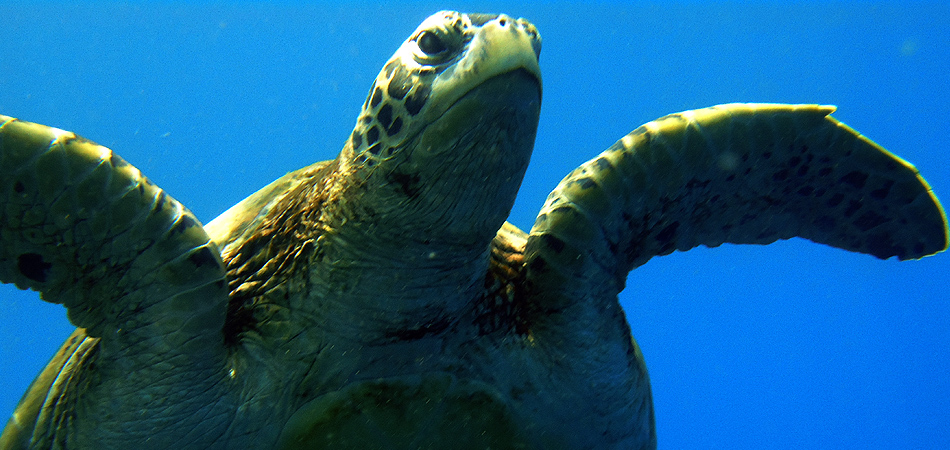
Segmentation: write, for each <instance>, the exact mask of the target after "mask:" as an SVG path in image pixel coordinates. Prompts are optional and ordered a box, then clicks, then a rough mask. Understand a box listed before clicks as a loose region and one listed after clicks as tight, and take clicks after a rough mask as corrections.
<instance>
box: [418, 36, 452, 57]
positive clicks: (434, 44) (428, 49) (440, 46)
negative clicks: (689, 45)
mask: <svg viewBox="0 0 950 450" xmlns="http://www.w3.org/2000/svg"><path fill="white" fill-rule="evenodd" d="M416 43H417V45H418V46H419V50H422V51H423V52H424V53H425V54H426V55H429V56H435V55H438V54H439V53H442V52H444V51H446V50H448V47H447V46H446V45H445V43H444V42H442V39H441V38H439V36H437V35H436V34H435V33H433V32H431V31H423V32H422V33H421V34H420V35H419V37H418V38H416Z"/></svg>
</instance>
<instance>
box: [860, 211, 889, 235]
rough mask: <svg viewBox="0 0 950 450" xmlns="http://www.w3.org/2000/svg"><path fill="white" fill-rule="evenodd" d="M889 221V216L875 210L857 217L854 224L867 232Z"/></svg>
mask: <svg viewBox="0 0 950 450" xmlns="http://www.w3.org/2000/svg"><path fill="white" fill-rule="evenodd" d="M887 221H888V220H887V217H884V216H882V215H880V214H878V213H876V212H874V211H868V212H865V213H864V214H861V216H860V217H858V218H857V219H855V221H854V226H856V227H858V229H859V230H861V231H863V232H867V231H868V230H870V229H872V228H874V227H876V226H878V225H881V224H883V223H885V222H887Z"/></svg>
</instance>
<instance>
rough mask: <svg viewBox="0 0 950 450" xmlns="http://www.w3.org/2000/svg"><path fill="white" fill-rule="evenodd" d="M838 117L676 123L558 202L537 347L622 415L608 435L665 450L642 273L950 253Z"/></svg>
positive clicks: (905, 187)
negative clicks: (637, 331) (657, 426)
mask: <svg viewBox="0 0 950 450" xmlns="http://www.w3.org/2000/svg"><path fill="white" fill-rule="evenodd" d="M832 111H833V108H831V107H824V106H815V105H803V106H792V105H740V104H736V105H723V106H717V107H712V108H707V109H701V110H695V111H686V112H683V113H679V114H673V115H670V116H666V117H664V118H661V119H659V120H656V121H654V122H650V123H647V124H645V125H643V126H641V127H639V128H637V129H636V130H634V131H633V132H632V133H630V134H629V135H627V136H625V137H624V138H622V139H621V140H620V141H619V142H617V143H616V144H614V145H613V146H612V147H611V148H610V149H608V150H607V151H605V152H604V153H602V154H601V155H599V156H598V157H596V158H594V159H593V160H591V161H589V162H587V163H585V164H584V165H582V166H581V167H579V168H578V169H577V170H575V171H574V172H572V173H571V174H570V175H568V176H567V177H566V178H565V179H564V180H563V181H561V183H560V184H559V185H558V187H557V188H556V189H555V190H554V191H553V192H552V193H551V195H550V196H549V197H548V199H547V201H546V202H545V205H544V207H543V208H542V210H541V213H540V214H539V216H538V218H537V221H536V222H535V224H534V227H533V228H532V230H531V232H530V234H529V237H528V239H527V243H526V244H525V255H524V260H525V262H524V267H525V290H526V293H525V295H524V298H526V299H527V303H528V306H527V307H526V310H527V311H528V312H529V317H528V320H527V321H526V322H527V323H528V327H530V329H529V337H530V339H529V341H530V342H531V343H532V344H533V345H536V346H544V347H545V348H546V349H547V351H546V352H545V354H550V355H553V356H552V357H551V359H552V361H554V363H556V364H564V365H566V366H567V367H569V369H568V370H565V372H569V373H572V374H577V377H578V378H579V379H580V380H579V381H578V385H580V381H583V383H584V384H583V385H584V386H588V388H587V389H588V390H587V391H585V393H584V396H585V398H590V399H592V400H591V401H590V402H591V403H592V404H601V405H604V407H603V410H605V411H612V412H611V413H610V414H605V417H604V418H603V419H602V421H605V422H606V421H610V420H614V421H627V422H618V423H629V424H630V425H629V426H628V427H627V429H629V430H639V431H641V432H642V433H643V434H642V435H641V436H636V435H631V436H630V437H629V439H630V442H634V443H643V444H642V445H643V446H644V447H646V448H653V447H655V435H654V434H653V433H652V431H653V426H652V419H653V416H652V412H651V411H652V409H651V407H650V405H651V396H650V388H649V382H648V379H647V378H648V377H647V373H646V367H645V365H644V363H643V357H642V355H641V354H640V352H639V349H638V348H637V346H636V343H635V342H633V341H632V340H631V339H630V337H629V336H630V331H629V326H628V324H627V321H626V319H625V318H624V314H623V312H622V310H621V308H620V305H619V303H618V301H617V294H618V293H619V292H620V291H621V290H622V289H623V288H624V285H625V282H626V277H627V274H628V272H629V271H630V270H632V269H633V268H635V267H637V266H639V265H641V264H644V263H645V262H646V261H647V260H649V259H650V258H652V257H653V256H657V255H665V254H668V253H671V252H672V251H674V250H688V249H690V248H693V247H696V246H698V245H706V246H709V247H715V246H718V245H720V244H723V243H725V242H731V243H742V244H768V243H771V242H774V241H776V240H778V239H788V238H791V237H793V236H801V237H804V238H807V239H810V240H812V241H815V242H819V243H824V244H828V245H832V246H835V247H840V248H843V249H847V250H851V251H858V252H864V253H869V254H871V255H874V256H876V257H879V258H888V257H891V256H897V257H898V258H900V259H911V258H921V257H923V256H926V255H930V254H933V253H936V252H940V251H942V250H944V249H946V248H947V219H946V216H945V214H944V211H943V209H942V208H941V206H940V204H939V203H938V202H937V199H936V197H934V195H933V193H932V192H931V190H930V187H929V186H928V185H927V183H926V182H925V181H924V180H923V179H922V178H921V177H920V176H919V174H918V172H917V170H916V169H915V168H914V167H913V166H912V165H910V164H908V163H907V162H905V161H903V160H902V159H900V158H898V157H896V156H894V155H893V154H891V153H889V152H887V151H886V150H884V149H883V148H881V147H880V146H878V145H877V144H875V143H873V142H871V141H870V140H868V139H866V138H864V137H863V136H861V135H860V134H858V133H857V132H855V131H854V130H853V129H851V128H849V127H847V126H845V125H844V124H842V123H840V122H838V121H837V120H835V119H834V118H831V117H829V116H828V114H829V113H831V112H832ZM554 363H552V364H554ZM610 407H613V409H610ZM631 433H634V431H631ZM637 445H639V444H637ZM634 446H635V445H633V444H631V445H630V447H634Z"/></svg>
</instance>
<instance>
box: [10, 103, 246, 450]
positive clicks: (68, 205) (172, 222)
mask: <svg viewBox="0 0 950 450" xmlns="http://www.w3.org/2000/svg"><path fill="white" fill-rule="evenodd" d="M0 281H3V282H4V283H15V284H16V285H17V286H18V287H20V288H21V289H26V288H29V289H33V290H36V291H39V292H40V293H41V297H42V298H43V299H44V300H46V301H49V302H53V303H60V304H63V305H64V306H66V308H67V314H68V317H69V319H70V321H71V322H72V323H73V324H75V325H76V326H78V327H81V328H84V329H85V333H86V334H88V336H90V337H94V338H99V341H98V343H96V345H97V347H96V348H95V350H94V351H92V350H90V351H88V352H84V353H83V354H84V355H86V356H84V357H83V361H82V364H78V363H77V364H75V365H72V366H69V367H70V369H69V370H68V373H66V372H67V370H66V369H65V368H64V370H63V371H62V372H63V373H60V374H59V377H61V378H63V379H64V380H65V379H69V380H77V379H78V380H81V381H79V383H81V384H82V385H83V389H84V392H83V395H78V394H79V393H78V392H75V391H73V392H56V393H55V395H53V396H52V397H55V398H46V399H44V398H42V397H43V396H41V395H37V396H32V397H30V396H28V397H27V398H24V401H45V402H46V403H45V404H44V405H43V407H42V410H41V411H40V416H41V417H43V416H44V414H46V413H49V412H50V411H52V409H51V408H57V409H56V410H57V411H60V413H59V417H50V418H49V420H50V421H52V422H51V423H45V424H43V423H38V424H37V430H36V432H34V435H33V439H34V441H37V440H42V439H50V440H54V441H55V440H61V439H65V437H64V435H63V433H65V431H64V430H66V429H67V428H68V429H70V430H74V432H75V433H77V434H78V436H70V437H69V438H70V439H77V438H78V439H80V441H81V440H82V438H83V436H85V437H91V436H94V435H96V433H101V434H104V435H109V434H110V433H113V434H112V436H114V437H116V438H118V437H119V436H121V435H122V433H120V430H119V429H116V430H110V429H109V427H110V426H113V425H114V426H116V427H121V426H128V424H129V423H130V422H134V421H135V420H136V419H134V418H133V417H132V416H124V415H123V414H125V413H127V412H129V413H131V412H132V411H138V414H140V416H150V417H149V419H148V420H143V426H144V425H145V422H148V424H149V426H150V427H156V429H159V430H163V429H164V428H162V423H164V421H166V420H167V421H168V422H169V424H170V423H171V422H172V421H174V420H181V419H182V417H181V416H180V415H179V416H178V417H175V415H176V414H181V413H183V412H184V411H187V409H186V405H187V404H188V402H189V401H188V397H189V396H190V397H192V400H191V402H196V401H205V400H208V399H203V398H200V397H201V396H207V395H212V393H213V392H214V389H212V388H211V387H210V386H209V383H219V382H220V380H221V379H223V378H224V376H216V375H220V374H223V373H224V372H225V371H224V361H225V354H226V351H225V348H224V339H223V336H222V329H223V325H224V319H225V313H226V304H227V300H228V291H227V284H226V282H225V271H224V267H223V264H222V262H221V259H220V256H219V254H218V250H217V249H216V247H215V246H214V245H213V244H211V243H210V242H209V238H208V235H207V234H206V233H205V231H204V229H203V228H202V226H201V224H200V223H199V222H198V221H197V219H195V217H194V216H193V215H192V214H191V212H189V211H188V210H187V209H185V208H184V207H183V206H182V205H181V204H180V203H178V202H177V201H175V200H174V199H172V198H171V197H169V196H168V195H166V194H165V192H164V191H162V190H161V189H160V188H158V187H157V186H155V185H154V184H152V183H151V182H150V181H148V180H147V179H146V178H145V177H144V176H142V174H141V173H140V172H139V171H138V170H137V169H136V168H134V167H132V166H131V165H129V164H128V163H126V162H125V161H123V160H122V159H121V158H119V157H118V156H117V155H115V154H113V153H112V151H111V150H109V149H107V148H105V147H102V146H99V145H97V144H94V143H92V142H90V141H87V140H85V139H82V138H80V137H78V136H76V135H75V134H73V133H69V132H65V131H62V130H58V129H54V128H49V127H46V126H43V125H37V124H32V123H28V122H22V121H18V120H16V119H12V118H9V117H5V116H0ZM89 358H94V359H95V362H91V360H89ZM55 362H56V361H55V360H54V363H55ZM64 367H65V366H64ZM176 368H178V369H177V371H176ZM181 368H187V370H182V369H181ZM91 371H94V372H95V376H88V377H87V376H86V375H88V374H89V373H90V372H91ZM69 382H70V383H73V381H69ZM55 383H59V381H57V382H55ZM50 392H51V393H52V392H53V391H52V390H51V391H50ZM97 393H98V394H103V395H98V394H97ZM31 399H32V400H31ZM199 399H200V400H199ZM64 402H70V403H64ZM72 402H75V403H72ZM80 403H81V406H82V408H81V409H82V411H85V412H87V413H89V414H87V415H86V416H82V415H81V414H80V413H79V412H77V410H75V409H74V408H72V407H68V408H67V407H63V405H64V404H70V405H75V404H80ZM209 403H210V401H209ZM24 406H28V405H21V409H23V408H24ZM34 406H35V405H34ZM192 406H194V405H193V404H192ZM34 409H35V408H34ZM105 411H108V412H109V414H107V415H106V416H98V417H94V416H96V415H97V413H103V412H105ZM203 414H206V412H203ZM163 416H164V417H163ZM106 417H108V418H106ZM109 418H111V420H114V422H111V423H110V422H109V420H110V419H109ZM67 422H69V424H68V426H67ZM44 427H49V428H48V429H47V428H44ZM41 428H43V430H41ZM169 428H173V427H171V426H169ZM37 432H38V433H37ZM141 432H142V433H147V432H148V431H147V430H145V429H143V430H141ZM186 432H187V431H186V430H182V431H181V433H186ZM154 436H155V437H157V438H159V440H158V441H155V442H162V440H161V436H160V433H157V434H155V435H154ZM126 438H128V436H126ZM105 447H108V443H106V445H105ZM105 447H103V448H105Z"/></svg>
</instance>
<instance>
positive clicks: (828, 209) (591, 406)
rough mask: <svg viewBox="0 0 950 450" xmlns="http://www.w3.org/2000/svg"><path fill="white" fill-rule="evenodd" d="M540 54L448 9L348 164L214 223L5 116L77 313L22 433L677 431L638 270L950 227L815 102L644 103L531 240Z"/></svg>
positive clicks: (97, 438)
mask: <svg viewBox="0 0 950 450" xmlns="http://www.w3.org/2000/svg"><path fill="white" fill-rule="evenodd" d="M539 52H540V37H539V35H538V33H537V31H536V30H535V29H534V27H533V26H532V25H531V24H530V23H528V22H527V21H524V20H523V19H518V20H514V19H512V18H510V17H507V16H504V15H501V16H495V15H491V16H489V15H477V14H476V15H465V14H459V13H454V12H441V13H438V14H435V15H433V16H432V17H430V18H428V19H427V20H426V21H425V22H423V24H422V25H420V27H419V29H417V30H416V32H414V33H413V35H412V36H411V37H410V38H409V39H408V40H407V41H406V42H405V43H404V44H403V45H402V47H400V49H399V50H398V51H397V52H396V54H395V55H394V56H393V58H392V59H391V60H390V61H389V62H388V63H387V64H386V66H385V67H384V68H383V69H382V71H381V72H380V74H379V76H377V78H376V80H375V82H374V83H373V86H372V87H371V89H370V91H369V95H368V97H367V99H366V102H365V103H364V105H363V110H362V111H361V113H360V115H359V117H358V118H357V124H356V127H355V129H354V130H353V132H352V133H351V134H350V136H349V138H348V139H347V141H346V144H345V145H344V147H343V151H342V152H341V153H340V155H339V156H338V157H337V158H336V159H335V160H333V161H325V162H319V163H316V164H314V165H312V166H309V167H305V168H303V169H300V170H297V171H295V172H291V173H289V174H287V175H286V176H284V177H282V178H280V179H278V180H277V181H275V182H274V183H272V184H271V185H269V186H267V187H265V188H263V189H261V190H260V191H258V193H256V194H254V195H252V196H250V197H248V198H247V199H246V200H244V201H242V202H241V203H239V204H238V205H235V206H234V207H233V208H231V209H230V210H228V211H227V212H225V213H224V214H222V215H221V216H220V217H218V218H217V219H215V220H214V221H212V222H211V223H209V224H208V225H207V226H204V227H202V226H201V224H199V223H198V222H197V220H195V218H194V217H193V216H192V215H191V213H190V212H188V211H187V210H186V209H185V208H184V207H183V206H181V205H180V204H178V203H177V202H176V201H175V200H173V199H172V198H171V197H169V196H168V195H167V194H165V193H164V192H163V191H162V190H161V189H159V188H158V187H156V186H154V185H153V184H151V183H150V182H148V180H147V179H145V178H144V177H143V176H142V175H141V174H140V173H139V172H138V171H137V170H136V169H135V168H133V167H131V166H130V165H128V164H127V163H125V162H124V161H122V160H121V159H120V158H118V157H117V156H115V155H114V154H113V153H112V152H111V150H109V149H106V148H104V147H101V146H98V145H95V144H93V143H91V142H88V141H85V140H82V139H81V138H78V137H76V136H75V135H73V134H72V133H67V132H64V131H62V130H56V129H52V128H48V127H44V126H42V125H36V124H29V123H26V122H21V121H17V120H15V119H11V118H8V117H4V116H0V280H2V281H3V282H8V283H9V282H12V283H16V284H17V285H18V286H20V287H21V288H31V289H35V290H38V291H40V292H41V295H42V297H43V299H44V300H47V301H51V302H56V303H62V304H64V305H65V306H66V307H67V310H68V314H69V318H70V320H71V321H72V322H73V323H74V324H76V325H77V326H79V327H80V328H79V329H77V331H76V333H74V335H73V336H71V337H70V339H69V340H68V341H67V342H66V344H64V346H63V348H62V349H61V351H60V352H59V353H58V354H57V355H56V356H54V358H53V360H52V361H51V363H50V365H49V366H48V367H47V368H46V369H45V370H44V371H43V373H42V374H40V376H39V377H38V378H37V380H36V381H35V382H34V384H33V386H31V388H30V390H29V391H28V392H27V394H26V395H25V396H24V399H23V401H22V402H21V404H20V406H19V407H18V408H17V411H16V413H15V415H14V417H13V418H12V419H11V421H10V423H9V424H8V425H7V428H6V429H5V430H4V434H3V435H2V437H0V449H10V448H96V449H103V448H120V449H127V448H136V449H146V448H181V449H190V448H195V449H199V448H200V449H208V448H241V449H248V448H260V449H272V448H282V449H290V448H333V449H340V448H354V449H356V448H358V449H377V448H378V449H391V448H392V449H416V448H462V449H484V448H495V449H497V448H511V449H515V448H539V449H540V448H545V449H546V448H578V449H580V448H589V449H594V448H596V449H604V448H617V449H631V448H643V449H649V448H655V447H656V434H655V429H654V420H653V405H652V397H651V393H650V385H649V377H648V375H647V370H646V365H645V362H644V360H643V355H642V354H641V353H640V351H639V349H638V348H637V345H636V343H635V342H634V341H633V339H632V338H631V336H630V330H629V327H628V325H627V320H626V319H625V317H624V314H623V311H622V310H621V308H620V305H619V303H618V302H617V293H619V292H620V291H621V290H622V289H623V287H624V280H625V278H626V275H627V273H628V272H629V271H630V270H632V269H633V268H635V267H637V266H639V265H641V264H643V263H644V262H646V261H647V260H649V259H650V258H651V257H653V256H656V255H663V254H667V253H670V252H672V251H673V250H688V249H689V248H692V247H694V246H697V245H707V246H716V245H720V244H722V243H723V242H733V243H759V244H765V243H770V242H773V241H775V240H777V239H786V238H789V237H792V236H802V237H806V238H808V239H811V240H814V241H815V242H820V243H824V244H829V245H833V246H836V247H841V248H845V249H848V250H852V251H861V252H865V253H870V254H872V255H874V256H877V257H880V258H887V257H890V256H897V257H898V258H900V259H908V258H920V257H923V256H925V255H928V254H933V253H936V252H940V251H942V250H944V249H946V247H947V221H946V216H945V214H944V212H943V209H942V208H941V206H940V204H939V203H938V202H937V199H936V197H935V196H934V195H933V193H932V192H931V191H930V189H929V187H928V186H927V184H926V182H925V181H924V180H923V179H922V178H920V176H919V174H918V173H917V171H916V169H914V168H913V166H911V165H910V164H908V163H906V162H904V161H903V160H901V159H900V158H898V157H896V156H894V155H892V154H890V153H888V152H887V151H886V150H884V149H882V148H880V147H879V146H877V145H876V144H874V143H873V142H871V141H869V140H868V139H866V138H864V137H862V136H860V135H859V134H858V133H857V132H855V131H854V130H852V129H850V128H848V127H847V126H845V125H843V124H841V123H839V122H837V121H836V120H835V119H833V118H831V117H830V116H828V114H829V113H830V112H831V111H832V109H831V108H828V107H820V106H814V105H759V104H755V105H722V106H718V107H713V108H707V109H702V110H696V111H687V112H683V113H680V114H674V115H670V116H667V117H664V118H661V119H658V120H657V121H654V122H650V123H648V124H646V125H644V126H642V127H640V128H638V129H637V130H635V131H634V132H632V133H631V134H629V135H628V136H626V137H624V138H622V139H621V140H620V141H618V143H617V144H615V145H614V146H613V147H611V148H610V149H608V150H607V151H605V152H604V153H603V154H601V155H600V156H598V157H596V158H594V159H593V160H591V161H590V162H588V163H586V164H584V165H583V166H581V167H580V168H578V169H577V170H576V171H574V172H573V173H572V174H570V175H568V177H566V178H565V179H564V181H562V182H561V184H560V185H558V187H557V188H556V189H555V190H554V192H552V194H551V196H550V197H549V198H548V201H547V202H546V203H545V205H544V207H543V208H542V211H541V214H540V215H539V217H538V220H537V222H536V223H535V226H534V227H533V228H532V230H531V232H530V234H526V233H524V232H522V231H520V230H518V229H517V228H515V227H514V226H512V225H510V224H508V223H506V222H505V218H506V217H507V215H508V213H509V211H510V209H511V206H512V204H513V202H514V199H515V196H516V194H517V190H518V188H519V185H520V183H521V179H522V177H523V175H524V170H525V167H526V166H527V163H528V159H529V157H530V154H531V150H532V147H533V144H534V136H535V131H536V128H537V123H538V114H539V112H540V101H541V81H540V70H539V67H538V53H539Z"/></svg>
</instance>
